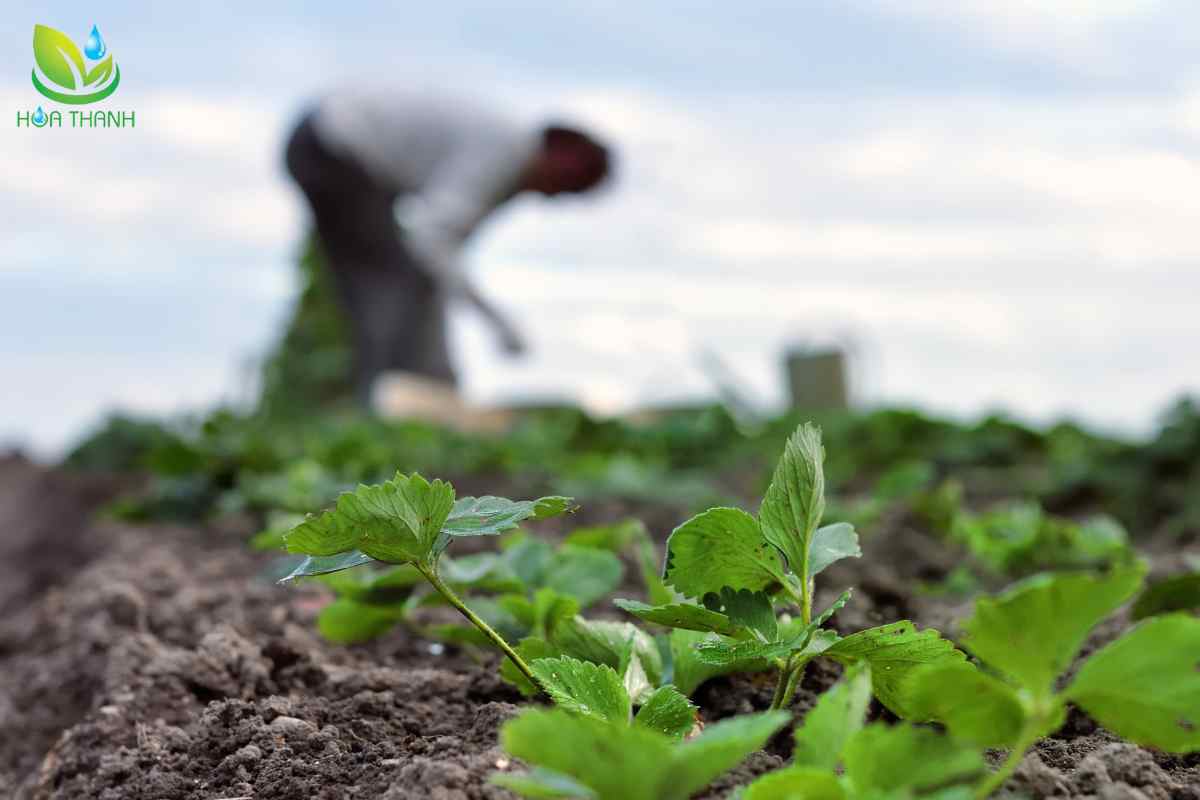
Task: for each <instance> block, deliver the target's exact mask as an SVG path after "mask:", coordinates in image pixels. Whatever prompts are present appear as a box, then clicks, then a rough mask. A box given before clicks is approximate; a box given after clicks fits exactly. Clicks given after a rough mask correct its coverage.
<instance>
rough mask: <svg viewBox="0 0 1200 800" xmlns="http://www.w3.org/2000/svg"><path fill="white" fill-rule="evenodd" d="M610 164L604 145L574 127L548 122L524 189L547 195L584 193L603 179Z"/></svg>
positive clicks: (530, 166)
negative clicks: (549, 123)
mask: <svg viewBox="0 0 1200 800" xmlns="http://www.w3.org/2000/svg"><path fill="white" fill-rule="evenodd" d="M609 167H610V164H609V154H608V148H606V147H605V146H604V145H602V144H600V143H599V142H597V141H596V140H595V139H593V138H592V137H590V136H588V135H587V134H586V133H584V132H582V131H579V130H576V129H574V128H568V127H565V126H561V125H548V126H547V127H546V128H545V129H543V130H542V143H541V147H539V148H538V151H537V153H536V154H535V155H534V157H533V161H532V163H531V164H530V165H529V169H528V171H527V172H526V177H525V188H526V189H528V190H530V191H533V192H538V193H540V194H544V195H548V196H553V195H556V194H562V193H564V192H567V193H572V194H575V193H579V192H586V191H588V190H589V189H592V188H594V187H596V186H598V185H599V184H600V183H601V182H603V181H604V179H605V177H607V176H608V172H609Z"/></svg>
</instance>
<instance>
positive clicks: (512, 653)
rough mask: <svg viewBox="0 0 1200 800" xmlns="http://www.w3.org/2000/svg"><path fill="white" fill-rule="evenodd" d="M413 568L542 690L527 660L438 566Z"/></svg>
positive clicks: (417, 566) (416, 565) (419, 565)
mask: <svg viewBox="0 0 1200 800" xmlns="http://www.w3.org/2000/svg"><path fill="white" fill-rule="evenodd" d="M413 566H415V567H416V568H417V571H418V572H420V573H421V574H422V575H424V576H425V579H426V580H427V581H429V583H430V585H431V586H433V588H434V589H437V590H438V593H439V594H441V595H442V597H444V598H446V602H448V603H449V604H450V605H452V606H454V607H455V608H457V609H458V611H459V613H460V614H462V615H463V616H464V617H466V618H467V619H468V620H469V621H470V622H471V624H472V625H474V626H475V627H476V628H478V629H479V630H480V631H482V632H483V635H484V636H486V637H487V638H488V639H490V640H491V641H492V644H494V645H496V647H498V648H500V651H501V652H502V653H504V655H506V656H508V660H509V661H511V662H512V663H513V666H515V667H516V668H517V669H518V670H520V672H521V674H522V675H524V676H525V677H526V678H528V679H529V682H530V683H532V684H533V685H534V686H536V687H538V688H539V689H540V688H541V684H540V683H538V679H537V678H535V677H534V675H533V671H532V670H530V669H529V665H528V664H526V663H525V659H523V658H521V657H520V656H519V655H517V651H516V650H513V649H512V647H510V646H509V644H508V642H506V641H504V637H503V636H501V635H500V634H499V633H497V632H496V631H495V630H494V629H493V628H492V626H491V625H488V624H487V623H486V622H484V621H483V620H482V619H480V617H479V616H478V615H477V614H476V613H475V612H474V611H472V610H471V609H470V608H468V607H467V604H466V603H464V602H463V601H462V600H461V599H460V598H459V596H458V595H456V594H455V593H454V590H453V589H451V588H450V587H449V586H448V585H447V584H446V583H444V582H443V581H442V579H441V577H440V576H439V575H438V573H437V567H436V566H424V565H421V564H414V565H413Z"/></svg>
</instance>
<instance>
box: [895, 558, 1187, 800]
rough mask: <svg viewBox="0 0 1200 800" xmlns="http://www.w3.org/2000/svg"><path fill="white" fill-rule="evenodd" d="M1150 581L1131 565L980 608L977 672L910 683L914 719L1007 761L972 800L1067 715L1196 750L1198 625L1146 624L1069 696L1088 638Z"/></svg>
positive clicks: (1106, 650) (1025, 587)
mask: <svg viewBox="0 0 1200 800" xmlns="http://www.w3.org/2000/svg"><path fill="white" fill-rule="evenodd" d="M1143 572H1144V570H1143V568H1142V567H1141V566H1140V565H1134V566H1126V567H1121V568H1118V569H1115V570H1113V571H1112V572H1111V573H1109V574H1107V575H1102V576H1095V575H1090V574H1083V573H1080V574H1058V575H1038V576H1035V577H1033V578H1029V579H1027V580H1025V581H1023V582H1021V583H1018V584H1017V585H1015V586H1013V587H1012V588H1010V589H1009V590H1008V591H1006V592H1004V593H1003V594H1001V595H999V596H997V597H995V598H988V597H985V598H980V599H979V600H978V601H977V602H976V605H975V613H974V615H973V616H972V617H971V618H969V619H968V620H966V621H965V622H964V624H963V643H964V644H965V645H966V647H967V648H968V649H969V650H970V651H971V652H972V653H973V654H974V655H975V656H976V657H978V658H979V660H980V661H981V662H982V665H983V666H982V668H976V667H974V666H973V665H971V664H968V663H951V664H940V665H934V666H927V667H924V668H923V669H922V670H920V671H919V672H918V673H917V674H916V675H915V676H914V678H913V682H912V692H911V696H910V699H911V705H912V711H913V714H914V715H915V716H917V717H918V718H923V719H932V720H937V721H939V722H942V723H943V724H944V725H945V726H946V728H947V729H948V730H949V732H950V733H951V734H953V735H954V736H955V737H956V738H958V739H960V740H962V741H966V742H971V743H974V744H976V745H979V746H987V747H1004V748H1008V749H1009V756H1008V758H1007V759H1006V760H1005V761H1004V763H1003V764H1002V765H1001V767H1000V768H999V769H998V770H996V771H995V772H994V773H992V774H991V775H989V776H988V777H987V778H986V779H984V780H983V781H982V782H981V783H980V784H979V786H978V788H977V790H976V797H979V798H984V797H988V796H989V795H990V794H991V793H992V792H993V791H995V790H996V789H997V788H999V787H1000V786H1001V785H1002V784H1003V783H1004V781H1005V780H1006V779H1007V778H1008V776H1009V775H1011V774H1012V772H1013V770H1015V769H1016V767H1017V766H1018V765H1019V764H1020V762H1021V759H1022V758H1023V756H1024V754H1025V752H1026V750H1028V749H1029V748H1030V747H1031V746H1032V745H1033V744H1034V743H1035V742H1036V741H1037V740H1038V739H1040V738H1042V737H1044V736H1047V735H1049V734H1051V733H1053V732H1054V731H1055V730H1057V729H1058V728H1059V727H1060V726H1061V725H1062V724H1063V721H1064V720H1065V719H1066V713H1067V704H1068V703H1072V704H1075V705H1077V706H1079V707H1080V708H1082V709H1083V710H1084V711H1086V712H1087V713H1088V714H1090V715H1091V716H1092V717H1093V718H1094V719H1096V720H1097V721H1098V722H1100V723H1101V724H1102V725H1104V726H1105V727H1106V728H1108V729H1109V730H1111V731H1113V732H1114V733H1117V734H1119V735H1121V736H1123V737H1125V738H1127V739H1129V740H1130V741H1132V742H1135V743H1137V744H1140V745H1144V746H1148V747H1155V748H1158V749H1160V750H1164V751H1167V752H1172V753H1186V752H1194V751H1196V750H1200V672H1198V670H1200V619H1196V618H1194V617H1190V616H1187V615H1183V614H1167V615H1164V616H1159V617H1153V618H1150V619H1145V620H1143V621H1141V622H1139V623H1138V624H1137V625H1135V626H1134V627H1133V628H1132V629H1130V630H1129V631H1128V632H1126V633H1125V634H1124V635H1123V636H1121V637H1120V638H1119V639H1117V640H1116V641H1114V642H1111V643H1110V644H1108V645H1106V646H1105V647H1103V648H1101V649H1100V650H1098V651H1096V652H1094V653H1092V654H1091V655H1090V656H1089V657H1088V658H1087V660H1086V661H1084V662H1083V664H1082V665H1081V666H1079V667H1078V669H1077V670H1076V671H1075V674H1074V676H1073V677H1071V678H1070V679H1069V680H1067V681H1065V684H1064V673H1065V672H1066V671H1067V670H1068V668H1069V667H1070V666H1071V665H1072V662H1073V661H1074V660H1075V658H1076V656H1077V654H1078V653H1079V650H1080V648H1081V647H1082V646H1083V644H1084V641H1085V640H1086V638H1087V636H1088V633H1089V632H1090V631H1091V630H1092V629H1093V628H1094V627H1095V626H1096V625H1097V624H1098V623H1099V622H1101V621H1102V620H1103V619H1105V618H1106V617H1108V616H1109V615H1110V614H1112V613H1113V612H1114V611H1116V610H1117V608H1119V607H1120V606H1121V605H1122V604H1124V603H1125V602H1126V601H1127V600H1129V599H1130V598H1132V597H1133V595H1134V594H1135V593H1136V592H1137V590H1138V589H1139V588H1140V587H1141V585H1142V578H1143ZM1060 686H1061V688H1059V687H1060Z"/></svg>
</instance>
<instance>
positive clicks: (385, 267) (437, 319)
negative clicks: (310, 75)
mask: <svg viewBox="0 0 1200 800" xmlns="http://www.w3.org/2000/svg"><path fill="white" fill-rule="evenodd" d="M287 168H288V171H289V172H290V173H291V175H292V177H293V178H294V179H295V181H296V183H297V184H298V185H299V186H300V188H301V190H303V192H304V195H305V197H306V198H307V200H308V204H309V206H310V207H311V208H312V213H313V217H314V219H315V222H316V228H317V235H318V238H319V239H320V242H321V245H322V248H323V250H324V252H325V255H326V261H327V262H328V264H329V267H330V270H331V272H332V274H333V277H334V283H335V285H336V286H337V290H338V294H339V295H340V298H339V299H340V301H341V304H342V307H343V309H344V310H345V312H346V315H347V317H348V320H349V325H350V328H351V330H352V334H353V340H354V342H353V343H354V354H355V391H356V394H357V396H358V399H359V402H360V403H362V404H363V405H365V406H367V407H370V405H371V392H372V386H373V384H374V382H375V379H376V378H377V377H378V376H379V375H380V373H382V372H385V371H393V370H396V371H403V372H408V373H415V374H417V375H421V376H425V377H428V378H433V379H437V380H441V381H445V382H447V383H450V384H453V383H455V382H456V379H455V374H454V370H453V368H452V366H451V363H450V357H449V352H448V349H447V339H446V334H447V332H446V302H447V300H448V299H449V298H452V297H457V298H460V299H463V300H465V301H467V302H468V303H470V304H471V305H473V306H474V307H475V308H477V309H478V310H479V311H480V312H481V313H482V314H483V316H484V317H485V319H487V320H488V321H489V322H490V323H491V324H492V326H493V327H494V328H495V330H496V332H497V333H498V335H499V337H500V341H501V344H502V346H503V348H504V349H505V351H507V352H509V353H514V354H516V353H520V352H521V351H522V350H523V349H524V345H523V343H522V341H521V338H520V334H519V333H518V331H517V330H516V328H515V327H514V326H513V325H512V324H511V323H510V322H509V321H508V320H507V319H505V317H504V316H503V315H502V314H501V313H500V312H499V311H497V310H496V309H495V308H494V307H492V305H491V304H490V303H488V302H487V301H486V300H485V299H484V298H483V297H481V296H480V294H479V293H478V292H477V291H476V290H475V288H474V287H473V286H472V285H471V284H470V283H469V282H468V280H467V278H466V277H465V275H464V273H463V270H462V265H461V264H460V261H459V252H460V250H461V249H462V246H463V244H464V243H465V242H466V240H467V238H468V237H469V236H470V235H471V233H472V232H473V231H474V230H475V229H476V228H477V227H478V226H479V224H480V223H481V222H483V220H484V219H485V218H486V217H487V216H488V215H489V214H490V213H491V212H492V211H494V210H495V209H496V208H498V207H499V206H501V205H502V204H503V203H505V202H507V201H508V200H510V199H512V198H513V197H516V196H517V195H519V194H521V193H522V192H535V193H538V194H542V195H546V196H554V195H558V194H563V193H579V192H585V191H588V190H590V189H592V188H594V187H595V186H597V185H599V184H600V183H601V182H602V181H603V180H604V178H605V177H606V176H607V174H608V171H609V154H608V150H607V149H606V148H605V147H604V146H603V145H602V144H600V143H598V142H597V141H595V140H594V139H592V138H591V137H590V136H589V135H588V134H586V133H583V132H582V131H579V130H575V129H573V128H569V127H564V126H559V125H541V126H520V125H515V124H512V123H510V122H508V121H507V120H505V119H504V118H503V117H502V116H500V115H496V114H493V113H492V112H490V111H489V110H487V109H484V108H481V107H479V106H476V105H474V104H471V103H466V102H462V101H460V100H456V99H453V98H450V97H446V96H442V95H431V94H424V93H418V92H407V91H391V92H378V91H368V90H350V91H344V92H339V93H335V94H330V95H329V96H327V97H325V98H324V99H322V100H321V101H320V102H318V103H317V105H316V106H315V108H313V109H312V110H310V111H309V112H308V113H306V114H305V115H304V116H303V117H302V118H301V120H300V122H299V123H298V124H297V125H296V127H295V129H294V130H293V132H292V134H291V137H290V139H289V141H288V144H287Z"/></svg>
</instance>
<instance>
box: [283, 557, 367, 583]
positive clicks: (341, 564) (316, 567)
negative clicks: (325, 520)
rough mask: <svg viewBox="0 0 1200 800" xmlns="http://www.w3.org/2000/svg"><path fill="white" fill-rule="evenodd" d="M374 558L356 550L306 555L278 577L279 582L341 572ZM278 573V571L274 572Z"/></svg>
mask: <svg viewBox="0 0 1200 800" xmlns="http://www.w3.org/2000/svg"><path fill="white" fill-rule="evenodd" d="M374 561H375V559H373V558H371V557H370V556H369V555H367V554H366V553H363V552H361V551H358V550H351V551H350V552H348V553H339V554H337V555H333V556H308V557H306V558H303V559H301V560H300V562H299V563H297V564H296V566H295V567H293V568H292V571H291V572H289V573H288V574H287V575H285V576H283V577H282V578H280V579H279V582H280V583H285V582H287V581H294V580H296V579H297V578H307V577H309V576H311V575H328V574H329V573H331V572H341V571H342V570H344V569H351V568H353V567H361V566H362V565H363V564H371V563H373V562H374ZM276 574H278V573H276Z"/></svg>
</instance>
